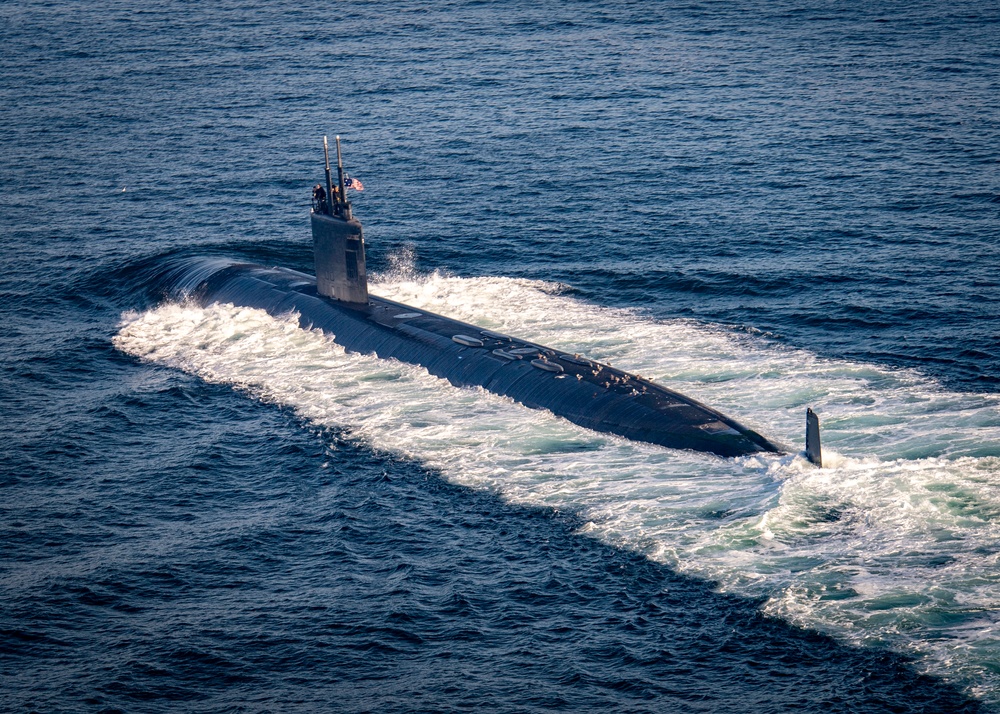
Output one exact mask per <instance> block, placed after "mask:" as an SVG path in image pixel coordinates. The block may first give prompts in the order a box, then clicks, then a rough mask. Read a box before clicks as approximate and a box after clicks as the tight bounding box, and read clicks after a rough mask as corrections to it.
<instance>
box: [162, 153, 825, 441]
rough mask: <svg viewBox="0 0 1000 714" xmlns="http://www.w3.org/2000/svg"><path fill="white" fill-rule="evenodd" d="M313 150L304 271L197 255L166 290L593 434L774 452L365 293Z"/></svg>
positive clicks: (717, 424)
mask: <svg viewBox="0 0 1000 714" xmlns="http://www.w3.org/2000/svg"><path fill="white" fill-rule="evenodd" d="M324 156H325V159H326V186H325V188H324V186H322V185H320V184H317V185H316V187H315V188H314V189H313V206H312V214H311V223H312V235H313V249H314V254H315V267H316V276H315V278H314V277H313V276H310V275H307V274H305V273H301V272H298V271H294V270H289V269H286V268H278V267H265V266H260V265H250V264H228V265H225V266H220V265H219V264H218V262H212V261H213V259H204V260H201V261H198V260H195V261H192V262H191V263H190V264H189V265H188V266H187V267H186V268H184V269H182V270H180V271H178V270H174V271H172V272H171V275H172V278H171V282H172V286H171V287H168V289H169V290H170V291H171V292H173V293H174V294H176V295H179V294H181V293H187V296H188V297H191V298H193V299H195V300H197V301H199V302H201V303H202V304H205V305H207V304H211V303H214V302H221V303H232V304H234V305H240V306H244V307H252V308H259V309H263V310H266V311H267V312H268V313H270V314H272V315H274V316H279V315H287V314H289V313H296V314H297V315H298V320H299V324H300V325H301V326H302V327H303V328H305V329H321V330H323V331H324V332H326V333H328V334H330V335H331V336H332V338H333V340H334V341H336V342H337V343H338V344H340V345H341V346H343V347H344V348H345V349H346V350H347V351H349V352H358V353H365V354H374V355H377V356H378V357H381V358H385V359H397V360H399V361H401V362H407V363H410V364H414V365H419V366H422V367H424V368H425V369H427V371H428V372H430V373H431V374H433V375H436V376H438V377H441V378H443V379H447V380H448V381H449V382H451V383H452V384H453V385H455V386H458V387H482V388H483V389H486V390H488V391H491V392H494V393H496V394H499V395H503V396H506V397H509V398H511V399H513V400H514V401H517V402H519V403H521V404H523V405H525V406H528V407H531V408H535V409H547V410H549V411H550V412H552V413H553V414H556V415H557V416H560V417H563V418H565V419H568V420H570V421H572V422H574V423H576V424H578V425H580V426H583V427H586V428H589V429H593V430H595V431H600V432H605V433H610V434H616V435H618V436H622V437H625V438H628V439H634V440H637V441H643V442H648V443H652V444H659V445H661V446H665V447H668V448H673V449H692V450H696V451H702V452H707V453H712V454H717V455H719V456H725V457H732V456H745V455H750V454H756V453H780V452H783V451H784V450H783V449H781V448H779V447H778V446H777V445H775V444H773V443H772V442H771V441H769V440H768V439H766V438H764V437H763V436H761V435H760V434H758V433H756V432H754V431H753V430H751V429H748V428H747V427H745V426H743V425H742V424H740V423H738V422H737V421H735V420H733V419H730V418H729V417H727V416H725V415H723V414H721V413H720V412H718V411H716V410H715V409H712V408H711V407H708V406H706V405H704V404H701V403H699V402H698V401H696V400H694V399H691V398H690V397H687V396H684V395H683V394H680V393H678V392H675V391H673V390H670V389H667V388H666V387H663V386H661V385H659V384H655V383H654V382H652V381H650V380H647V379H644V378H642V377H639V376H637V375H634V374H630V373H628V372H625V371H623V370H620V369H616V368H614V367H611V366H610V365H608V364H603V363H601V362H598V361H595V360H590V359H587V358H585V357H581V356H579V355H574V354H569V353H567V352H563V351H560V350H555V349H551V348H549V347H546V346H544V345H539V344H536V343H533V342H530V341H528V340H522V339H519V338H517V337H513V336H509V335H505V334H501V333H498V332H494V331H491V330H485V329H482V328H480V327H477V326H475V325H471V324H469V323H465V322H460V321H458V320H453V319H450V318H447V317H443V316H441V315H437V314H434V313H432V312H428V311H426V310H422V309H419V308H414V307H410V306H408V305H404V304H401V303H398V302H394V301H392V300H387V299H385V298H381V297H378V296H376V295H371V294H370V293H369V292H368V285H367V272H366V266H365V245H364V235H363V231H362V228H361V223H360V222H359V221H358V220H357V219H355V218H354V217H353V214H352V211H351V204H350V202H349V201H347V199H346V196H345V193H344V191H345V188H346V186H345V182H344V171H343V164H342V160H341V156H340V138H339V137H337V171H338V182H337V184H336V185H334V183H333V180H332V176H331V170H330V160H329V151H328V149H327V142H326V138H325V137H324ZM216 260H217V259H216ZM193 276H197V278H194V277H193ZM193 283H196V284H197V287H195V289H194V290H193V291H190V292H189V288H190V287H191V286H192V284H193ZM817 444H818V439H817ZM816 450H817V451H818V446H817V449H816ZM810 460H812V459H810Z"/></svg>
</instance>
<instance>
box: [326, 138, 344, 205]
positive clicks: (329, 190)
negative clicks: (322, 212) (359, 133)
mask: <svg viewBox="0 0 1000 714" xmlns="http://www.w3.org/2000/svg"><path fill="white" fill-rule="evenodd" d="M339 146H340V145H339V144H338V148H339ZM323 157H324V158H325V159H326V212H327V213H329V214H330V215H331V216H332V215H333V179H332V178H331V177H330V147H329V146H328V145H327V143H326V137H325V136H324V137H323Z"/></svg>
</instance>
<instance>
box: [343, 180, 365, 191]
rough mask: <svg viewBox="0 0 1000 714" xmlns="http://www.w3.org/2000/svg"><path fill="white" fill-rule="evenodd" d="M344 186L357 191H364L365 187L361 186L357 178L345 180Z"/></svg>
mask: <svg viewBox="0 0 1000 714" xmlns="http://www.w3.org/2000/svg"><path fill="white" fill-rule="evenodd" d="M344 185H345V186H346V187H347V188H353V189H354V190H355V191H364V190H365V187H364V186H362V185H361V182H360V181H359V180H358V179H356V178H348V179H344Z"/></svg>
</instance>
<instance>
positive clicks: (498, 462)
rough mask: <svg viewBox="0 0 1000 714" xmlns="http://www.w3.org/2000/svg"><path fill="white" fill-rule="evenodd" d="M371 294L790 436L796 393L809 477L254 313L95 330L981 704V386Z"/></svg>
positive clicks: (522, 293) (179, 310)
mask: <svg viewBox="0 0 1000 714" xmlns="http://www.w3.org/2000/svg"><path fill="white" fill-rule="evenodd" d="M373 291H374V292H376V293H378V294H380V295H383V296H385V297H388V298H391V299H394V300H399V301H401V302H406V303H408V304H412V305H415V306H419V307H425V308H428V309H431V310H434V311H437V312H441V313H444V314H447V315H449V316H452V317H456V318H458V319H462V320H467V321H469V322H474V323H476V324H479V325H482V326H483V327H484V328H490V329H495V330H500V331H504V332H509V333H511V334H515V335H518V336H520V337H524V338H527V339H531V340H534V341H537V342H541V343H544V344H549V345H551V346H554V347H559V348H562V349H566V350H569V351H572V352H581V353H584V354H587V355H588V356H590V357H594V358H597V359H602V360H609V359H610V360H611V361H613V362H614V363H615V364H616V365H619V366H621V367H623V368H625V369H628V370H630V371H634V372H639V373H641V374H643V375H644V376H647V377H651V378H653V379H655V380H657V381H659V382H662V383H664V384H666V385H667V386H669V387H671V388H674V389H677V390H678V391H681V392H683V393H685V394H689V395H690V396H692V397H694V398H696V399H699V400H700V401H703V402H705V403H706V404H709V405H711V406H714V407H717V408H719V409H720V410H721V411H723V412H724V413H726V414H729V415H731V416H733V417H735V418H736V419H738V420H739V421H741V422H743V423H744V424H746V425H747V426H750V427H751V428H754V429H757V430H758V431H761V432H762V433H764V434H766V435H768V436H773V437H777V438H778V439H779V440H783V441H784V442H785V443H787V444H790V445H795V447H796V448H801V445H802V438H803V433H804V413H805V406H806V405H810V406H812V407H813V408H814V409H815V410H816V411H817V413H819V414H820V416H821V418H822V419H823V425H824V435H823V436H824V445H825V448H826V453H825V465H826V468H823V469H815V468H813V467H811V466H809V465H808V464H806V462H805V461H804V460H803V459H801V458H798V457H790V456H784V457H779V456H767V457H762V456H755V457H747V458H742V459H728V460H727V459H720V458H717V457H714V456H709V455H705V454H697V453H692V452H680V451H670V450H667V449H663V448H660V447H657V446H652V445H648V444H640V443H635V442H629V441H627V440H624V439H620V438H617V437H614V436H609V435H605V434H598V433H595V432H591V431H588V430H586V429H583V428H580V427H577V426H575V425H573V424H571V423H569V422H566V421H564V420H562V419H559V418H556V417H554V416H552V415H551V414H548V413H546V412H539V411H532V410H529V409H526V408H524V407H522V406H520V405H518V404H515V403H513V402H511V401H510V400H507V399H504V398H502V397H498V396H496V395H493V394H490V393H488V392H485V391H483V390H471V389H464V390H462V389H456V388H454V387H452V386H451V385H449V384H448V383H447V382H444V381H442V380H439V379H437V378H435V377H432V376H430V375H429V374H427V372H426V371H425V370H423V369H422V368H418V367H413V366H410V365H405V364H400V363H397V362H389V361H385V360H379V359H377V358H374V357H369V356H362V355H349V354H345V352H344V351H343V349H342V348H340V347H339V346H337V345H336V344H334V343H333V342H332V340H331V339H330V338H329V337H328V336H325V335H323V334H321V333H319V332H306V331H304V330H301V329H299V328H298V326H297V323H295V321H294V320H293V319H285V320H275V319H273V318H271V317H269V316H268V315H267V314H266V313H263V312H261V311H257V310H249V309H244V308H237V307H232V306H218V305H214V306H210V307H208V308H198V307H193V306H190V305H177V304H167V305H163V306H161V307H159V308H157V309H154V310H151V311H148V312H145V313H142V314H127V315H125V316H124V317H123V320H122V325H121V328H120V331H119V332H118V334H117V335H116V336H115V338H114V342H115V344H116V346H117V347H118V348H119V349H121V350H123V351H125V352H127V353H129V354H133V355H136V356H139V357H141V358H144V359H149V360H152V361H155V362H158V363H161V364H166V365H170V366H174V367H177V368H180V369H183V370H185V371H188V372H191V373H194V374H197V375H200V376H201V377H202V378H204V379H206V380H208V381H212V382H223V383H228V384H233V385H234V386H237V387H238V388H240V389H244V390H246V391H247V392H249V393H251V394H253V395H254V396H255V397H257V398H260V399H263V400H266V401H270V402H275V403H279V404H282V405H286V406H289V407H291V408H294V409H295V410H296V412H297V413H298V414H300V415H301V416H302V417H304V418H306V419H308V420H311V421H313V422H315V423H316V424H320V425H327V426H335V427H338V428H346V429H348V430H349V431H350V433H351V434H352V436H353V437H354V438H356V439H358V440H361V441H363V442H365V443H368V444H370V445H372V446H373V447H375V448H377V449H379V450H382V451H390V452H393V453H396V454H399V455H400V456H403V457H406V458H412V459H417V460H419V461H421V462H423V463H425V464H427V465H428V466H430V467H431V468H435V469H438V470H440V472H441V473H442V474H444V475H445V477H446V478H448V479H450V480H452V481H454V482H456V483H460V484H463V485H466V486H471V487H475V488H484V489H490V490H493V491H496V492H498V493H499V494H501V495H502V496H503V497H504V498H506V499H508V500H510V501H513V502H518V503H526V504H532V505H544V506H549V507H552V508H557V509H566V510H571V511H573V512H576V513H579V514H580V515H581V516H582V517H583V518H584V519H585V521H586V525H585V526H584V528H583V530H584V531H585V532H587V533H590V534H592V535H593V536H595V537H598V538H601V539H602V540H604V541H606V542H609V543H613V544H617V545H620V546H622V547H626V548H630V549H634V550H637V551H640V552H643V553H645V554H647V555H648V556H649V557H650V558H653V559H655V560H657V561H661V562H665V563H669V564H671V565H672V566H674V567H676V568H678V569H680V570H682V571H685V572H688V573H691V574H695V575H698V576H701V577H705V578H709V579H712V580H714V581H716V582H718V583H719V587H720V588H721V589H722V590H727V591H732V592H738V593H742V594H748V595H755V596H762V597H764V598H766V604H765V610H766V611H767V612H769V613H771V614H774V615H776V616H780V617H784V618H786V619H788V620H790V621H792V622H795V623H797V624H800V625H804V626H809V627H815V628H819V629H822V630H824V631H826V632H830V633H832V634H834V635H836V636H839V637H841V638H842V639H845V640H847V641H850V642H855V643H865V644H880V645H886V646H891V647H894V648H896V649H898V650H901V651H906V652H908V653H910V654H914V655H917V656H918V657H919V658H920V661H921V662H922V663H923V665H924V666H925V667H926V668H927V670H928V671H933V672H935V673H938V674H941V675H944V676H946V677H948V678H949V679H953V680H955V681H958V682H961V683H963V684H964V685H965V686H967V687H968V688H969V690H970V691H971V692H972V693H974V694H976V695H978V696H981V697H984V698H985V699H987V700H990V701H992V702H995V703H1000V675H998V674H996V672H997V671H1000V640H998V638H997V637H996V636H995V635H994V634H993V629H994V622H995V620H996V619H997V617H1000V616H998V615H995V613H998V612H1000V575H998V572H997V571H998V569H997V559H998V555H997V554H998V553H1000V526H998V525H997V524H998V523H1000V518H998V516H1000V490H998V488H997V487H998V485H1000V399H998V398H997V397H996V396H995V395H983V394H960V393H950V392H945V391H943V390H942V389H940V387H939V386H938V385H937V384H936V383H935V382H933V381H931V380H929V379H927V378H925V377H922V376H921V375H919V374H917V373H915V372H912V371H906V370H891V369H887V368H882V367H875V366H872V365H866V364H860V363H854V362H846V361H837V360H823V359H819V358H817V357H816V356H815V355H811V354H809V353H806V352H802V351H795V350H789V349H783V348H779V347H775V346H773V345H770V344H761V342H760V341H759V340H755V339H753V338H750V337H747V336H738V335H734V334H732V333H730V332H726V331H721V330H716V329H712V328H708V327H705V326H699V325H697V324H695V323H692V322H688V321H683V320H677V321H666V322H659V321H653V320H650V319H647V318H646V317H644V316H642V315H641V314H637V313H634V312H630V311H623V310H614V309H604V308H599V307H595V306H593V305H589V304H586V303H582V302H580V301H577V300H573V299H571V298H568V297H565V296H562V295H559V294H558V286H553V285H552V284H546V283H539V282H531V281H523V280H511V279H503V278H478V279H462V278H450V277H443V276H440V275H433V276H430V277H424V278H418V277H414V276H412V275H406V274H402V275H395V276H389V277H387V278H385V279H384V281H383V282H382V283H381V284H379V285H377V286H374V287H373ZM511 305H517V306H518V309H517V310H512V309H511V308H510V306H511ZM841 454H849V455H850V456H842V455H841Z"/></svg>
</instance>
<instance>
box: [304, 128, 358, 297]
mask: <svg viewBox="0 0 1000 714" xmlns="http://www.w3.org/2000/svg"><path fill="white" fill-rule="evenodd" d="M323 156H324V158H325V159H326V190H325V191H324V190H323V188H322V187H321V186H317V187H316V188H315V189H314V190H313V208H312V234H313V252H314V255H315V261H316V291H317V292H318V293H319V294H320V295H325V296H326V297H331V298H335V299H337V300H340V301H341V302H347V303H360V304H365V303H367V302H368V273H367V270H366V269H365V239H364V235H363V234H362V232H361V223H360V222H359V221H357V220H355V219H354V217H353V216H352V215H351V204H350V202H349V201H348V200H347V196H346V195H345V193H344V192H345V189H346V186H345V185H344V165H343V162H342V161H341V158H340V137H339V136H338V137H337V186H334V185H333V179H332V177H331V175H330V149H329V147H328V145H327V141H326V137H325V136H324V137H323Z"/></svg>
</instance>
